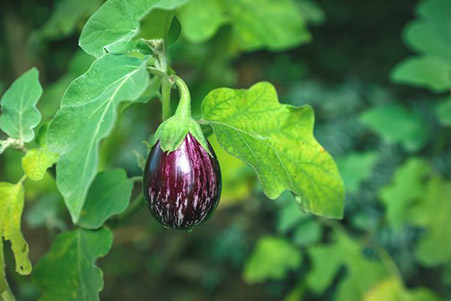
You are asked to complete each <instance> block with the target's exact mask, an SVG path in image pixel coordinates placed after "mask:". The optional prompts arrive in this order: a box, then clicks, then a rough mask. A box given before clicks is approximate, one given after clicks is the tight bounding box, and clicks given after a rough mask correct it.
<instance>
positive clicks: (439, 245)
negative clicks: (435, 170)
mask: <svg viewBox="0 0 451 301" xmlns="http://www.w3.org/2000/svg"><path fill="white" fill-rule="evenodd" d="M450 213H451V182H447V181H445V180H443V179H441V178H439V177H435V178H432V179H431V180H430V181H429V183H428V187H427V191H426V193H425V196H424V198H423V199H422V200H420V201H419V202H418V203H417V204H415V206H414V207H413V208H412V209H411V212H410V217H409V220H410V222H411V223H413V224H415V225H419V226H422V227H424V228H425V233H424V235H423V237H422V238H421V240H420V241H419V243H418V246H417V248H416V255H417V257H418V259H419V260H420V262H421V263H423V264H424V265H427V266H439V265H441V264H443V263H449V262H450V261H451V240H450V239H449V238H450V237H451V227H449V220H450V215H451V214H450Z"/></svg>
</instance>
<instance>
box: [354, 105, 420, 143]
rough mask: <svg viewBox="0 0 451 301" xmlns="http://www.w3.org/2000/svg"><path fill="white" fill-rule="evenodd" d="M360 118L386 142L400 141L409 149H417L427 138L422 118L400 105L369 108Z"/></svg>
mask: <svg viewBox="0 0 451 301" xmlns="http://www.w3.org/2000/svg"><path fill="white" fill-rule="evenodd" d="M360 119H361V121H362V122H363V123H364V124H366V125H367V126H368V127H370V128H371V129H372V130H373V131H374V132H376V133H377V134H379V135H380V136H381V137H382V138H383V139H384V140H386V141H387V142H389V143H398V142H400V143H402V145H403V146H404V147H405V148H406V149H407V150H409V151H417V150H419V149H420V148H421V147H422V146H423V145H424V144H425V143H426V142H427V139H428V138H429V135H428V134H429V129H428V128H427V127H426V126H425V124H424V122H423V119H422V118H421V117H420V116H419V115H417V114H415V113H413V112H411V111H409V110H407V109H406V108H404V107H403V106H401V105H396V104H393V105H386V106H380V107H375V108H372V109H369V110H367V111H366V112H364V113H363V114H362V116H361V118H360Z"/></svg>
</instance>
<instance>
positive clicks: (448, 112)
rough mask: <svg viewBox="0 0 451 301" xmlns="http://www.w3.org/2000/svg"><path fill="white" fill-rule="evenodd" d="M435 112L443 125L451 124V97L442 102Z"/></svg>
mask: <svg viewBox="0 0 451 301" xmlns="http://www.w3.org/2000/svg"><path fill="white" fill-rule="evenodd" d="M435 112H436V114H437V118H438V120H439V121H440V124H441V125H444V126H451V98H448V99H444V100H443V101H442V102H440V103H439V104H438V105H437V108H436V111H435Z"/></svg>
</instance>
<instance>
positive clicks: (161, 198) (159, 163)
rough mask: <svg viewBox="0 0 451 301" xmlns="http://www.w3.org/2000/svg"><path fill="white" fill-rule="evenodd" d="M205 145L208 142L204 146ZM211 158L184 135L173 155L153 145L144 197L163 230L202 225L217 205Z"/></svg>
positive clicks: (217, 170)
mask: <svg viewBox="0 0 451 301" xmlns="http://www.w3.org/2000/svg"><path fill="white" fill-rule="evenodd" d="M207 143H208V142H207ZM208 147H209V150H210V153H211V154H212V156H210V155H209V154H208V152H207V151H206V150H205V149H204V148H203V147H202V146H201V145H200V144H199V142H198V141H197V140H196V139H195V138H194V137H193V136H192V135H191V134H190V133H188V134H187V135H186V137H185V139H184V140H183V142H182V144H181V145H180V146H179V148H177V149H176V150H175V151H173V152H170V153H168V152H163V151H162V150H161V147H160V142H157V143H156V144H155V146H154V147H153V149H152V151H151V152H150V154H149V157H148V159H147V163H146V166H145V170H144V182H143V187H144V197H145V199H146V203H147V207H148V208H149V210H150V212H151V213H152V215H153V217H154V218H155V219H156V220H157V221H158V222H159V223H161V224H162V225H163V226H165V227H166V228H171V229H178V230H188V229H190V228H192V227H194V226H196V225H199V224H200V223H202V222H203V221H205V220H206V219H207V218H208V217H209V216H210V214H211V213H212V212H213V211H214V209H215V208H216V206H217V205H218V203H219V198H220V195H221V171H220V167H219V162H218V160H217V158H216V155H215V153H214V151H213V149H212V147H211V145H210V144H209V143H208Z"/></svg>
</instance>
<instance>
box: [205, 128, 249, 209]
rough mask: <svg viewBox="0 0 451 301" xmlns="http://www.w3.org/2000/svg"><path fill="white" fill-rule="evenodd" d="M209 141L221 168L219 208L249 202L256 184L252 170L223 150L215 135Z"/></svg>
mask: <svg viewBox="0 0 451 301" xmlns="http://www.w3.org/2000/svg"><path fill="white" fill-rule="evenodd" d="M208 140H209V141H210V144H211V146H212V148H213V150H214V151H215V154H216V157H217V159H218V161H219V165H220V166H221V179H222V192H221V202H220V203H219V206H222V207H224V206H227V205H232V204H235V203H237V202H240V201H244V200H247V199H248V197H249V196H250V194H251V192H252V189H253V188H254V186H255V182H256V181H255V174H254V172H253V170H252V168H250V167H249V166H247V165H246V164H245V163H244V162H243V161H241V160H239V159H237V158H235V157H234V156H232V155H230V154H229V153H227V152H226V151H225V150H223V149H222V148H221V147H220V146H219V143H218V140H217V138H216V136H215V135H211V136H210V137H209V139H208Z"/></svg>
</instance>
